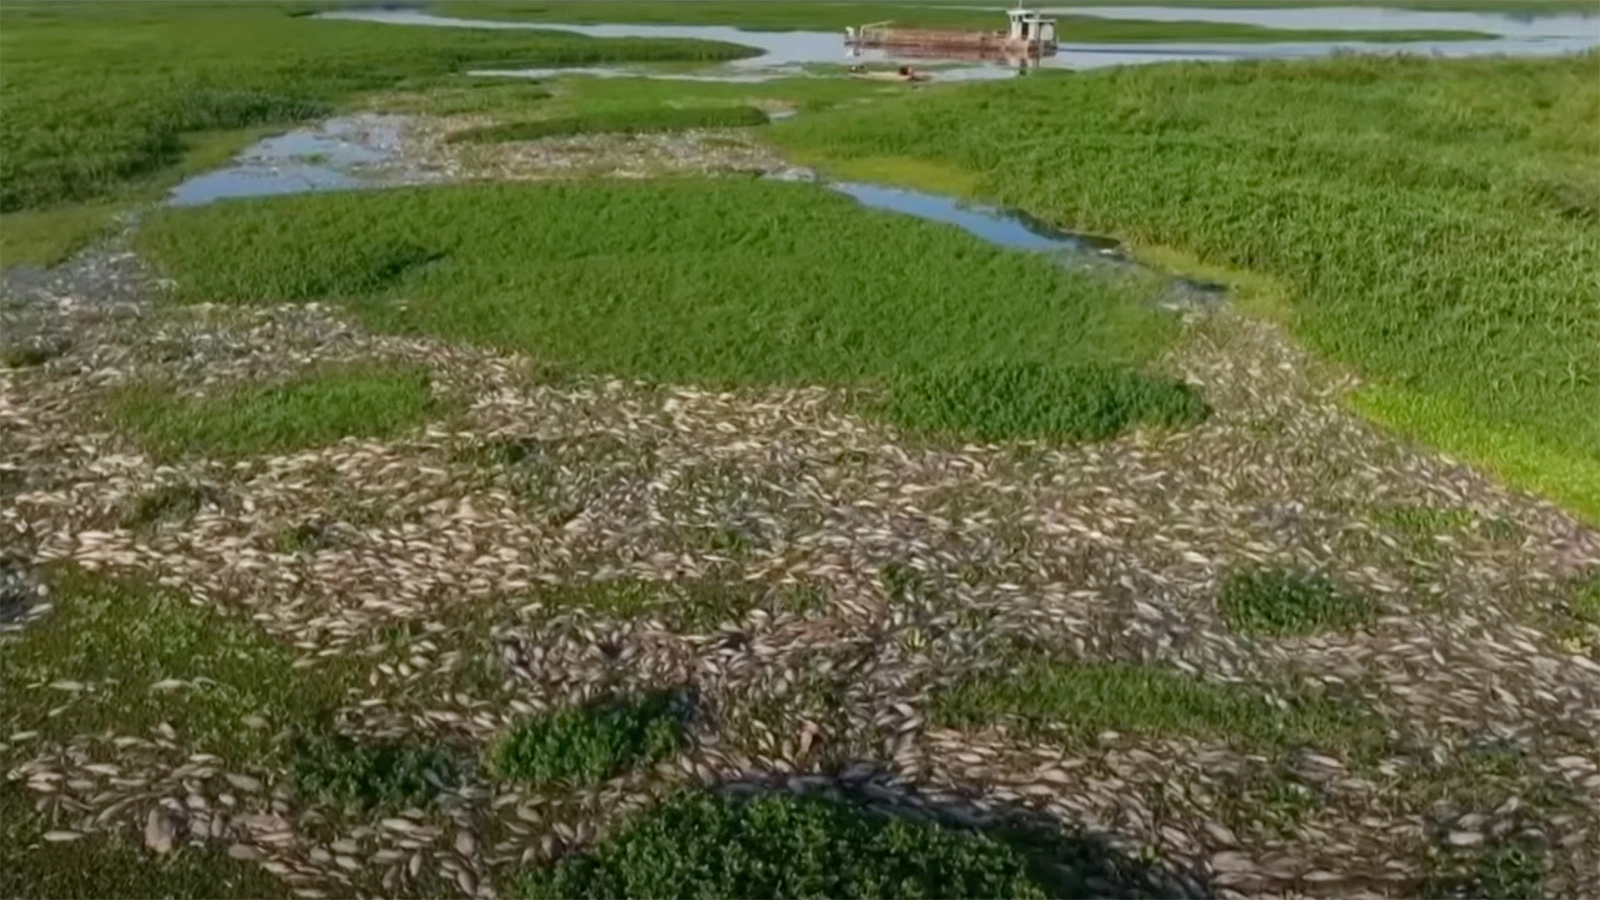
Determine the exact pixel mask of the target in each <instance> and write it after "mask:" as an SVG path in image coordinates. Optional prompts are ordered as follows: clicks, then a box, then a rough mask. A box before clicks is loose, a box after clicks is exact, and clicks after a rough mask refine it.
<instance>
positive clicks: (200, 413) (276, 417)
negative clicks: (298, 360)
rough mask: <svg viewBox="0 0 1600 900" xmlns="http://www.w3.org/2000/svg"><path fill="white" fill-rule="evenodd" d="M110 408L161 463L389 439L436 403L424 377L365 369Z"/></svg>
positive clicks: (129, 397) (144, 390) (132, 392)
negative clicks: (341, 441) (346, 439)
mask: <svg viewBox="0 0 1600 900" xmlns="http://www.w3.org/2000/svg"><path fill="white" fill-rule="evenodd" d="M109 408H110V412H111V418H112V420H113V421H114V422H115V423H116V424H117V425H118V426H119V427H121V428H124V429H126V430H128V431H130V432H131V433H133V434H134V435H135V436H136V437H137V438H138V440H139V441H140V442H141V443H142V444H144V446H145V447H147V448H148V449H149V450H150V451H151V452H153V453H155V454H157V455H160V456H162V457H166V458H173V457H179V456H186V455H206V456H213V457H220V458H225V459H232V458H240V457H244V456H249V455H251V454H259V453H284V452H289V451H293V450H299V449H303V448H306V447H315V446H319V445H322V444H329V443H332V442H334V441H337V440H339V439H340V438H344V437H351V436H355V437H390V436H393V435H395V434H398V433H399V432H401V431H403V430H405V429H407V428H410V427H412V426H413V425H416V424H417V423H419V422H421V421H422V420H423V419H424V418H426V417H427V416H428V414H429V413H430V412H432V411H433V409H434V400H433V393H432V390H431V388H430V386H429V376H428V373H427V372H426V370H424V369H421V368H417V367H410V366H384V365H377V364H364V365H350V366H340V367H329V368H325V369H323V370H320V371H313V372H310V373H308V374H303V375H299V376H296V377H294V378H291V379H289V380H287V381H284V382H281V383H278V384H248V385H242V386H239V387H234V388H231V389H226V390H224V391H223V392H221V393H219V394H216V395H212V396H205V397H198V398H194V397H187V396H183V395H180V394H178V393H176V392H174V391H173V390H171V389H170V388H168V387H167V386H165V385H159V384H146V385H137V386H134V387H130V388H127V389H125V390H123V391H121V392H119V393H117V394H115V395H113V396H112V397H111V399H110V403H109Z"/></svg>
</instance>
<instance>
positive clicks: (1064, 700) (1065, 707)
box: [933, 655, 1383, 758]
mask: <svg viewBox="0 0 1600 900" xmlns="http://www.w3.org/2000/svg"><path fill="white" fill-rule="evenodd" d="M1285 701H1286V702H1284V703H1283V704H1282V705H1279V704H1277V703H1274V702H1273V701H1272V700H1271V699H1269V698H1268V697H1267V696H1266V695H1265V694H1263V693H1259V692H1257V691H1256V690H1253V689H1251V688H1249V687H1244V686H1236V685H1224V684H1218V683H1215V682H1210V681H1202V680H1200V679H1198V678H1193V677H1191V676H1188V675H1184V674H1182V673H1180V672H1177V671H1173V670H1169V669H1163V668H1156V667H1150V666H1134V665H1121V664H1087V663H1083V664H1079V663H1068V662H1058V661H1053V660H1049V659H1046V658H1043V657H1040V656H1037V655H1033V656H1030V657H1029V658H1026V659H1024V660H1023V661H1022V662H1021V663H1020V664H1019V665H1018V667H1017V668H1016V669H1015V670H1012V671H1006V672H996V673H991V674H983V675H975V676H972V677H968V678H966V679H963V680H962V681H960V682H959V683H957V684H956V685H955V686H954V687H953V688H951V689H949V690H947V691H945V692H942V693H940V694H938V695H936V696H935V698H934V704H933V714H934V718H935V719H936V720H937V721H939V722H940V723H942V724H946V725H950V726H954V727H961V728H971V727H980V726H984V725H989V724H994V723H997V722H1009V723H1012V724H1014V725H1018V726H1020V727H1021V729H1022V730H1023V731H1024V732H1025V733H1027V734H1031V735H1035V736H1040V737H1047V738H1051V739H1055V740H1061V741H1065V742H1066V743H1068V744H1072V745H1080V744H1084V743H1087V742H1091V741H1093V739H1094V738H1095V736H1096V735H1098V734H1100V733H1102V732H1105V731H1115V732H1118V733H1126V734H1137V735H1141V736H1145V737H1152V738H1161V737H1177V736H1192V737H1201V738H1209V739H1213V740H1218V741H1225V742H1228V743H1230V744H1233V745H1236V746H1239V747H1241V748H1246V749H1250V750H1253V751H1257V752H1260V751H1268V752H1274V751H1279V750H1284V749H1289V748H1292V747H1295V746H1302V745H1306V746H1312V747H1318V748H1321V749H1323V750H1348V751H1350V752H1352V753H1353V754H1356V755H1359V756H1362V757H1363V758H1365V756H1366V755H1367V754H1370V752H1371V751H1372V750H1373V749H1374V748H1376V747H1378V746H1379V745H1380V742H1381V741H1382V738H1383V735H1382V731H1381V730H1380V728H1379V727H1378V723H1377V722H1376V721H1375V720H1374V719H1373V718H1372V717H1371V716H1368V715H1365V714H1363V713H1361V712H1360V711H1358V710H1355V709H1353V708H1349V707H1346V706H1345V705H1343V704H1342V703H1339V702H1336V701H1334V700H1332V699H1328V698H1324V697H1320V696H1314V695H1291V696H1289V697H1287V698H1285Z"/></svg>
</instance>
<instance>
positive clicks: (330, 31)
mask: <svg viewBox="0 0 1600 900" xmlns="http://www.w3.org/2000/svg"><path fill="white" fill-rule="evenodd" d="M332 6H333V4H316V3H221V2H218V3H169V4H162V3H102V4H93V3H70V4H59V3H8V4H6V5H5V7H4V8H3V9H0V76H3V78H4V83H5V89H4V90H3V91H0V214H6V215H5V218H4V219H0V233H3V234H4V235H5V237H4V240H3V243H0V253H3V255H4V259H3V262H4V263H5V264H11V263H14V262H43V263H48V262H53V261H56V260H58V259H59V258H61V257H62V256H64V255H65V254H66V253H68V252H70V251H71V250H72V249H74V248H76V247H77V246H81V245H82V244H83V243H84V242H86V241H88V240H90V239H92V238H93V236H94V234H95V233H96V232H97V231H98V230H99V229H100V228H102V227H104V226H105V225H106V224H107V223H108V222H109V221H110V219H111V217H112V216H113V215H114V213H115V212H116V211H117V210H118V209H119V208H120V207H119V205H118V204H117V203H116V202H115V201H124V203H125V202H127V201H137V200H147V199H150V198H152V197H155V196H159V195H160V193H161V191H162V190H164V189H165V188H166V187H167V186H169V185H170V184H171V183H173V181H174V180H175V179H176V178H178V177H181V176H182V174H184V172H185V171H186V170H190V169H193V168H194V167H195V166H194V165H186V161H189V160H197V161H199V162H201V163H204V164H205V166H206V167H211V166H215V165H217V164H219V163H220V162H221V161H222V160H225V159H226V158H227V156H228V155H229V154H231V153H232V152H233V151H235V150H237V149H239V148H241V147H243V146H245V145H246V144H247V143H249V141H250V140H251V139H252V137H254V136H255V134H257V133H259V129H260V128H262V127H263V126H277V127H284V126H287V125H290V124H293V123H295V122H300V121H304V120H307V119H311V118H315V117H318V116H322V115H327V114H330V113H332V112H334V111H335V110H336V109H337V108H339V106H340V105H341V104H343V103H345V102H347V101H349V100H351V99H352V98H354V97H356V96H357V95H359V94H363V93H365V92H371V91H379V90H388V89H394V88H397V87H408V88H411V89H417V88H421V87H423V86H425V85H427V84H428V83H429V82H430V81H431V80H434V79H439V78H443V77H445V76H448V75H449V74H450V73H453V72H457V71H460V70H464V69H467V68H472V67H475V66H482V67H496V66H541V65H567V64H580V63H594V62H606V61H619V60H632V61H665V60H713V59H727V58H730V57H735V56H741V55H745V54H747V53H749V52H750V51H749V50H748V49H747V48H740V47H736V46H733V45H730V44H715V43H709V42H697V41H641V40H602V39H593V38H587V37H582V36H578V35H571V34H560V33H552V32H514V33H506V32H494V31H487V32H478V31H470V30H466V31H463V30H447V31H442V32H441V31H436V30H424V29H411V28H396V27H392V26H383V25H374V24H368V23H358V22H338V21H316V20H312V19H308V18H304V17H303V15H301V14H304V13H308V12H313V11H316V10H318V9H324V8H331V7H332ZM218 157H220V158H218ZM19 211H29V212H28V214H27V215H12V214H14V213H18V212H19Z"/></svg>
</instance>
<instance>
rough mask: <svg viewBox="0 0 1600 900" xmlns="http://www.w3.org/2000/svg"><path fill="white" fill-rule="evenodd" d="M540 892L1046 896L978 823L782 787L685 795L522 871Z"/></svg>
mask: <svg viewBox="0 0 1600 900" xmlns="http://www.w3.org/2000/svg"><path fill="white" fill-rule="evenodd" d="M515 893H516V895H517V896H519V897H524V898H544V897H552V898H554V897H1043V896H1044V895H1045V894H1044V891H1042V890H1041V889H1040V887H1039V886H1038V885H1037V884H1035V883H1034V882H1033V881H1031V880H1030V879H1029V878H1028V875H1027V866H1026V863H1025V861H1024V860H1023V858H1022V857H1021V856H1020V855H1019V854H1018V853H1016V852H1015V851H1013V850H1011V849H1009V848H1007V847H1006V846H1004V845H1002V844H1000V843H998V842H996V841H994V840H992V839H990V838H987V837H984V836H982V835H979V834H975V833H971V832H964V831H957V830H954V829H948V828H943V827H939V826H934V825H926V824H921V823H913V822H908V821H905V820H902V819H891V818H887V817H881V816H875V815H873V814H870V813H868V812H866V811H864V810H862V809H859V808H856V807H854V806H850V805H846V804H842V803H835V802H829V801H824V800H819V799H803V798H795V797H791V796H787V795H777V794H772V795H764V796H759V797H756V798H754V799H750V800H736V799H730V798H725V797H720V796H706V795H682V796H680V797H678V798H674V799H672V800H669V801H667V802H666V803H664V804H663V805H662V806H660V807H658V808H656V809H655V810H653V811H651V812H650V813H648V814H646V815H644V816H642V817H641V818H639V819H637V820H635V821H634V822H632V823H630V824H628V825H627V826H625V827H624V828H623V829H622V830H621V831H619V832H618V833H616V834H614V835H612V836H610V837H608V838H606V839H605V840H603V841H601V842H600V843H599V844H598V845H596V846H595V847H592V848H590V849H589V850H588V851H587V852H585V853H584V854H582V855H581V856H572V857H567V858H565V859H562V860H560V861H559V862H557V863H555V864H553V865H551V866H548V867H545V868H542V869H537V870H534V871H531V872H528V873H525V874H524V875H523V876H522V877H520V878H519V879H517V881H516V883H515Z"/></svg>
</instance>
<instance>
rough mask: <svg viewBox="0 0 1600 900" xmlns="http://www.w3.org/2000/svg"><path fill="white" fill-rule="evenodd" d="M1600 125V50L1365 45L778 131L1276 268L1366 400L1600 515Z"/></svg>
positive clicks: (917, 103) (1255, 266) (1097, 78)
mask: <svg viewBox="0 0 1600 900" xmlns="http://www.w3.org/2000/svg"><path fill="white" fill-rule="evenodd" d="M1069 111H1070V113H1069ZM1068 114H1070V116H1071V122H1072V124H1071V127H1070V128H1068V127H1062V125H1061V120H1062V116H1064V115H1068ZM1597 118H1600V53H1588V54H1585V55H1581V56H1575V57H1567V58H1561V59H1541V60H1514V59H1494V60H1452V61H1442V60H1421V59H1405V58H1373V57H1343V58H1333V59H1327V60H1315V61H1300V62H1262V63H1241V64H1233V65H1227V66H1213V65H1204V64H1193V65H1190V64H1182V65H1172V66H1148V67H1129V68H1122V69H1112V70H1104V71H1093V72H1081V73H1075V74H1074V75H1072V76H1071V77H1060V78H1020V79H1016V80H1014V81H1008V82H1005V83H1001V84H986V85H978V86H970V87H966V86H963V87H954V88H949V89H942V90H938V91H924V92H921V93H920V94H918V95H916V96H914V97H907V98H886V99H884V100H882V101H880V102H878V103H875V104H873V105H872V106H870V107H866V108H860V109H852V108H847V107H841V108H837V109H834V110H828V111H824V112H820V113H818V114H816V115H810V116H802V117H799V118H796V119H794V120H791V121H788V122H783V123H779V124H776V125H774V126H773V127H772V129H771V131H770V136H771V137H772V138H773V139H774V140H776V141H778V142H779V143H780V144H783V145H786V146H790V147H794V148H798V150H799V151H800V152H801V153H802V154H803V155H806V156H807V157H809V158H812V159H817V160H820V161H822V162H824V163H826V161H827V160H829V159H839V160H845V161H848V160H853V159H860V158H868V159H893V158H912V159H917V160H920V161H924V162H927V163H931V164H935V165H938V166H942V167H950V168H954V169H959V170H962V171H966V172H969V173H972V175H973V176H974V178H975V179H977V182H976V183H977V184H978V185H979V186H980V187H981V189H982V190H983V191H984V192H985V193H987V194H989V195H990V196H991V197H993V198H994V199H996V200H999V201H1000V202H1002V203H1006V204H1009V205H1014V206H1018V207H1021V208H1023V209H1026V210H1028V211H1029V212H1031V213H1033V214H1035V215H1037V216H1040V217H1042V218H1044V219H1046V220H1048V221H1053V222H1060V223H1064V224H1067V225H1069V226H1071V227H1074V228H1078V229H1081V230H1086V231H1090V232H1095V233H1104V234H1112V235H1116V236H1118V237H1121V238H1124V239H1126V240H1128V241H1129V242H1130V243H1131V244H1132V245H1133V246H1134V247H1135V248H1136V249H1137V248H1138V247H1144V246H1158V247H1168V246H1170V247H1176V248H1179V249H1181V250H1183V251H1184V252H1185V253H1186V254H1187V255H1188V256H1189V257H1191V258H1193V259H1195V260H1196V261H1198V262H1199V263H1201V264H1204V265H1208V266H1214V267H1217V268H1220V269H1223V270H1228V271H1247V272H1258V273H1261V274H1264V275H1266V276H1269V277H1271V278H1272V279H1273V280H1274V281H1275V282H1277V283H1281V284H1282V285H1283V286H1284V288H1285V290H1286V295H1285V296H1284V297H1282V298H1281V300H1280V301H1279V305H1282V306H1283V307H1285V309H1286V310H1287V315H1286V317H1285V318H1286V319H1287V320H1288V321H1289V322H1290V324H1291V328H1292V329H1293V331H1294V332H1295V333H1296V334H1297V336H1299V337H1300V338H1301V339H1303V340H1304V341H1305V342H1306V343H1307V344H1309V345H1310V347H1311V348H1312V349H1313V350H1315V351H1318V352H1319V353H1321V354H1323V355H1324V356H1326V357H1330V358H1332V359H1333V360H1336V361H1338V362H1341V363H1345V364H1349V365H1352V366H1354V367H1355V368H1357V369H1359V370H1360V371H1362V372H1363V373H1364V374H1365V375H1366V376H1367V385H1368V386H1367V388H1366V389H1365V390H1364V391H1363V392H1361V393H1360V394H1358V395H1357V396H1356V398H1355V400H1354V402H1355V403H1356V405H1357V408H1358V409H1361V410H1362V411H1363V412H1366V413H1367V414H1369V415H1371V416H1373V417H1374V418H1376V419H1378V420H1379V421H1380V422H1384V423H1386V424H1389V425H1391V426H1393V427H1395V428H1397V429H1399V430H1401V431H1404V432H1406V433H1407V434H1410V435H1413V436H1416V437H1419V438H1422V439H1424V440H1427V441H1430V442H1432V443H1434V444H1436V445H1438V446H1440V447H1442V448H1443V449H1445V450H1446V451H1449V452H1452V453H1455V454H1459V455H1461V456H1463V457H1465V458H1466V459H1468V460H1470V461H1473V462H1477V463H1479V464H1483V465H1486V466H1488V467H1489V468H1491V469H1493V470H1495V471H1496V472H1498V473H1499V474H1500V475H1502V476H1503V477H1505V478H1507V479H1509V480H1511V481H1513V482H1514V483H1516V484H1520V485H1524V486H1528V487H1531V488H1534V489H1536V490H1540V491H1543V492H1545V493H1547V494H1548V495H1550V496H1551V497H1553V498H1555V499H1557V500H1559V501H1561V502H1564V503H1566V504H1567V505H1569V506H1570V507H1571V508H1573V509H1575V510H1577V511H1579V512H1580V513H1584V514H1587V515H1589V516H1590V517H1596V516H1600V416H1596V415H1595V412H1594V411H1595V410H1596V409H1600V301H1597V298H1600V294H1597V293H1596V292H1595V290H1594V285H1595V283H1596V280H1597V278H1600V223H1596V222H1595V221H1594V220H1593V219H1592V218H1591V217H1589V216H1587V215H1586V214H1575V212H1574V211H1575V210H1578V211H1582V210H1584V209H1587V205H1586V204H1587V202H1588V201H1587V199H1586V198H1588V197H1590V196H1591V190H1592V189H1593V188H1594V187H1595V184H1596V182H1595V180H1594V176H1593V163H1594V160H1595V159H1596V158H1600V131H1596V130H1595V129H1594V128H1593V127H1592V124H1593V123H1594V122H1595V121H1596V120H1597ZM997 135H1004V140H998V139H997V137H996V136H997ZM1552 185H1565V186H1566V187H1564V188H1562V189H1561V190H1557V191H1554V192H1553V191H1552V188H1551V186H1552Z"/></svg>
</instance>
